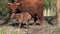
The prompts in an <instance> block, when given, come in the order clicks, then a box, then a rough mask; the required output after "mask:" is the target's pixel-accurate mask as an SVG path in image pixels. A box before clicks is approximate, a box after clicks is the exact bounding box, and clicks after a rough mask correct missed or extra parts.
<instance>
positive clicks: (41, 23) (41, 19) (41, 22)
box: [38, 13, 43, 25]
mask: <svg viewBox="0 0 60 34" xmlns="http://www.w3.org/2000/svg"><path fill="white" fill-rule="evenodd" d="M38 18H39V21H40V25H43V13H42V14H41V13H40V14H38Z"/></svg>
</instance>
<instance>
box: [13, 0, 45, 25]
mask: <svg viewBox="0 0 60 34" xmlns="http://www.w3.org/2000/svg"><path fill="white" fill-rule="evenodd" d="M17 3H19V6H17V5H16V6H17V11H15V10H13V9H12V10H13V11H12V12H14V11H15V12H18V10H20V12H28V13H29V14H30V15H31V16H32V17H33V18H34V24H36V21H37V19H39V20H40V24H41V25H42V23H43V9H44V4H43V2H42V0H17ZM13 7H15V6H13ZM13 7H12V8H13ZM37 16H38V17H37Z"/></svg>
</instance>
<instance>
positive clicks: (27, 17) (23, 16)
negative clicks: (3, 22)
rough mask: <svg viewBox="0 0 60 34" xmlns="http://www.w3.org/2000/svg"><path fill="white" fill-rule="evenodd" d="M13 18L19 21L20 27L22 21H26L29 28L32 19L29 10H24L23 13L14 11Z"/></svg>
mask: <svg viewBox="0 0 60 34" xmlns="http://www.w3.org/2000/svg"><path fill="white" fill-rule="evenodd" d="M11 18H14V19H16V20H17V21H18V22H19V27H21V24H22V23H26V26H27V28H28V27H29V26H28V24H29V23H28V22H29V20H30V19H31V15H30V14H29V13H27V12H22V13H18V14H15V13H13V14H12V16H11Z"/></svg>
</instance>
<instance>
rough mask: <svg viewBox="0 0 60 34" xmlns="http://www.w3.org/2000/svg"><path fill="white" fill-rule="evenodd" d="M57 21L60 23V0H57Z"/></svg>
mask: <svg viewBox="0 0 60 34" xmlns="http://www.w3.org/2000/svg"><path fill="white" fill-rule="evenodd" d="M57 23H59V25H60V0H57Z"/></svg>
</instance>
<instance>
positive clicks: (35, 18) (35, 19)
mask: <svg viewBox="0 0 60 34" xmlns="http://www.w3.org/2000/svg"><path fill="white" fill-rule="evenodd" d="M36 21H37V16H34V23H33V25H36Z"/></svg>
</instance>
